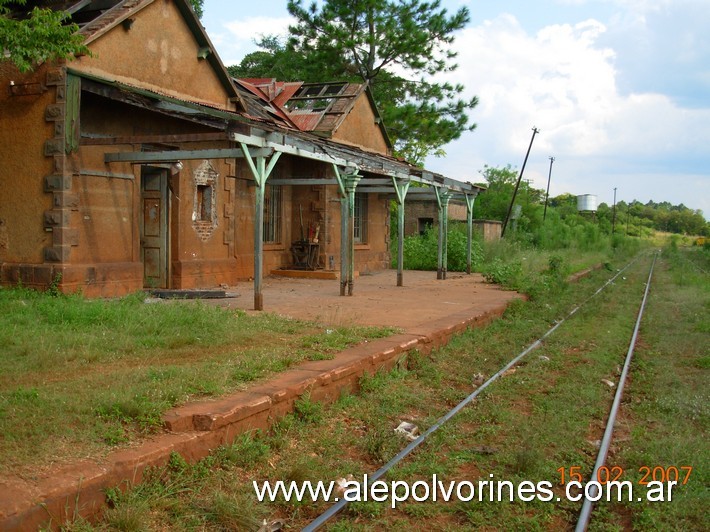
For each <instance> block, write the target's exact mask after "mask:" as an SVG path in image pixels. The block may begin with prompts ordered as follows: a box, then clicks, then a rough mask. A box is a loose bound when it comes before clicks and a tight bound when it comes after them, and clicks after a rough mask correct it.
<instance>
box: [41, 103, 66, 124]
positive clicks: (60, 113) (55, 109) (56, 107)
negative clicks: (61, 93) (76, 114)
mask: <svg viewBox="0 0 710 532" xmlns="http://www.w3.org/2000/svg"><path fill="white" fill-rule="evenodd" d="M64 109H65V106H64V104H63V103H53V104H50V105H48V106H47V108H46V109H45V111H44V119H45V120H46V121H47V122H54V121H55V120H64Z"/></svg>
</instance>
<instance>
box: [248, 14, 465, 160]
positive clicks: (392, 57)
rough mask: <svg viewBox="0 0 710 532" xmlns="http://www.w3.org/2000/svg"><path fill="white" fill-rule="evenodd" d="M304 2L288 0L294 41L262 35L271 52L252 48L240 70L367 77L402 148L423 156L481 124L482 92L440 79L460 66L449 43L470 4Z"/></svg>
mask: <svg viewBox="0 0 710 532" xmlns="http://www.w3.org/2000/svg"><path fill="white" fill-rule="evenodd" d="M303 4H304V2H303V0H290V1H289V2H288V10H289V13H291V15H293V16H294V17H296V19H297V23H296V25H294V26H291V27H290V28H289V31H290V38H289V40H288V42H287V43H286V44H281V43H279V42H278V40H277V39H274V38H273V37H269V38H267V39H262V45H263V44H266V45H267V46H266V47H265V52H256V53H255V54H250V55H249V56H247V57H246V58H245V60H244V61H242V64H241V65H240V68H239V69H237V70H238V71H239V72H240V73H244V72H249V75H250V76H252V77H253V76H274V75H276V74H282V73H283V74H286V75H287V77H288V78H290V79H284V81H295V80H299V79H300V80H303V81H333V80H344V81H358V82H362V83H367V84H368V85H369V86H370V88H371V90H372V92H373V96H374V98H375V101H376V102H377V105H378V107H379V110H380V112H381V114H382V117H383V119H384V122H385V125H386V126H387V129H388V132H389V133H390V136H391V137H392V140H393V141H394V143H395V150H396V152H397V154H398V155H400V156H403V157H405V158H407V159H408V160H410V161H411V162H413V163H417V164H422V163H423V161H424V159H425V158H426V156H427V155H430V154H434V155H442V154H443V151H442V147H443V146H444V145H445V144H447V143H448V142H450V141H452V140H454V139H457V138H458V137H460V136H461V134H462V133H463V132H464V131H471V130H473V129H474V128H475V127H476V126H475V124H472V123H469V119H468V115H467V112H468V111H469V110H471V109H473V108H474V107H475V106H476V105H477V104H478V99H477V98H471V99H470V100H463V99H461V98H460V95H461V93H462V92H463V90H464V88H463V86H462V85H452V84H450V83H437V82H435V81H433V80H434V79H435V78H436V77H437V76H438V75H440V74H442V73H445V72H451V71H453V70H455V69H456V67H457V65H456V64H455V63H453V60H454V58H455V57H456V54H455V53H454V52H452V51H451V50H450V45H451V44H452V43H453V41H454V32H456V31H457V30H460V29H461V28H463V27H464V26H465V25H466V23H467V22H468V21H469V13H468V10H467V9H466V8H461V9H459V10H458V11H457V12H456V13H455V14H453V15H451V16H449V14H448V12H447V11H446V9H443V8H441V2H440V0H433V1H430V2H427V1H422V0H325V1H324V2H323V3H322V5H321V6H319V5H318V4H316V3H315V2H314V3H312V4H311V5H310V6H309V7H307V8H306V7H304V5H303ZM256 54H260V55H256ZM269 56H271V57H269ZM272 69H273V70H272Z"/></svg>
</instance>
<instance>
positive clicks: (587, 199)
mask: <svg viewBox="0 0 710 532" xmlns="http://www.w3.org/2000/svg"><path fill="white" fill-rule="evenodd" d="M577 211H578V212H583V213H584V212H591V213H595V212H597V196H596V195H595V194H582V195H581V196H577Z"/></svg>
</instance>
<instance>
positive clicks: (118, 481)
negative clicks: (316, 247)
mask: <svg viewBox="0 0 710 532" xmlns="http://www.w3.org/2000/svg"><path fill="white" fill-rule="evenodd" d="M404 282H405V286H403V287H397V286H395V285H396V272H393V271H386V272H381V273H378V274H374V275H361V276H360V278H359V279H358V280H357V281H356V283H355V293H354V295H353V296H351V297H348V296H345V297H341V296H340V295H339V282H338V281H337V280H336V281H333V280H323V279H301V278H298V279H290V278H276V277H272V278H267V279H266V280H265V282H264V292H263V293H264V308H265V310H266V311H271V312H275V313H278V314H283V315H289V316H292V317H295V318H300V319H307V320H314V321H318V322H320V323H322V324H324V325H351V324H362V325H383V326H390V327H396V328H398V329H399V330H400V331H401V332H400V333H399V334H395V335H394V336H391V337H389V338H383V339H379V340H375V341H370V342H366V343H362V344H360V345H357V346H354V347H351V348H349V349H346V350H345V351H343V352H341V353H338V354H337V356H336V357H335V358H334V359H332V360H322V361H314V362H306V363H303V364H300V365H299V366H297V367H295V368H293V369H291V370H288V371H286V372H283V373H281V374H278V375H276V376H274V377H273V378H271V379H268V380H265V381H262V382H257V383H255V384H254V385H253V386H251V387H250V388H248V389H247V390H245V391H243V392H239V393H235V394H232V395H229V396H225V397H220V398H218V399H215V400H210V401H202V402H195V403H190V404H187V405H184V406H182V407H179V408H176V409H173V410H171V411H170V412H168V413H166V414H165V416H164V423H165V429H166V431H165V433H164V434H160V435H158V436H156V437H153V438H151V439H149V440H146V441H144V442H142V443H140V444H138V445H135V446H132V447H130V448H127V449H122V450H119V451H115V452H113V453H112V454H110V455H109V456H108V458H107V459H105V460H102V461H98V460H95V461H94V460H84V461H81V462H77V463H74V464H70V465H68V466H62V467H57V468H54V469H51V470H50V471H48V472H45V473H43V474H42V475H41V476H39V477H37V478H35V479H32V480H28V479H25V478H3V479H0V530H37V528H39V527H45V526H47V525H48V523H49V521H50V518H51V519H52V526H53V527H55V528H56V527H57V525H58V524H61V522H63V521H64V520H65V519H68V518H71V517H72V516H75V515H81V516H84V517H88V518H91V517H92V516H95V515H97V514H98V513H99V512H100V511H101V510H102V509H103V507H104V504H105V496H104V493H105V489H106V488H109V487H114V486H123V487H126V486H128V485H130V484H134V483H137V482H140V481H141V479H142V478H143V474H144V472H145V470H146V468H148V467H153V466H162V465H164V464H165V463H167V461H168V459H169V457H170V454H171V453H172V452H178V453H180V454H181V455H183V456H184V457H185V458H186V459H187V460H189V461H196V460H199V459H200V458H203V457H204V456H206V455H207V454H208V453H209V452H211V451H212V450H214V449H215V448H217V447H218V446H220V445H224V444H227V443H231V442H232V441H234V439H235V438H236V436H238V435H239V434H240V433H243V432H244V431H248V430H253V429H267V428H268V427H269V426H270V425H271V424H272V423H273V422H274V421H276V420H278V419H279V418H281V417H282V416H284V415H285V414H287V413H288V412H290V411H292V410H293V406H294V403H295V401H296V400H297V399H298V398H299V397H301V396H302V395H303V394H305V393H307V394H309V395H310V398H311V399H312V400H318V401H323V402H332V401H334V400H336V399H337V398H338V397H339V396H340V395H341V394H342V393H345V392H352V391H356V390H357V388H358V383H359V380H360V377H361V376H362V375H364V374H373V373H375V372H377V371H381V370H389V369H391V368H393V367H395V366H396V365H397V364H398V363H400V362H401V361H402V359H403V358H404V357H406V355H407V353H408V352H410V351H412V350H414V349H416V350H418V351H420V352H423V353H429V352H430V351H431V350H433V349H435V348H437V347H440V346H442V345H444V344H446V343H447V342H448V341H449V339H450V338H451V337H452V336H453V335H455V334H457V333H459V332H462V331H464V330H465V329H467V328H469V327H477V326H483V325H485V324H487V323H489V322H490V321H492V320H493V319H495V318H497V317H499V316H500V315H501V314H502V313H503V311H504V310H505V308H506V306H507V305H508V303H509V302H510V301H511V300H512V299H514V298H518V297H520V296H519V295H518V294H516V293H515V292H509V291H503V290H501V289H499V288H498V287H496V286H493V285H489V284H485V283H483V281H482V279H481V277H480V276H478V275H470V276H469V275H464V274H449V276H448V279H447V280H444V281H439V280H436V274H435V273H434V272H405V276H404ZM235 291H236V292H237V293H238V294H239V297H234V298H225V299H210V300H207V301H205V303H206V304H212V305H221V306H226V307H230V308H242V309H245V310H249V308H250V303H253V292H252V290H251V287H250V285H249V284H246V283H245V284H244V286H242V285H240V286H237V287H230V289H229V291H228V292H235ZM252 312H253V311H252Z"/></svg>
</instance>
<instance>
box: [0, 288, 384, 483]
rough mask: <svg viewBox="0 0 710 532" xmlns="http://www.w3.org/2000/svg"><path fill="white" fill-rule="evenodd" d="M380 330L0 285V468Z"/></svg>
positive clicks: (153, 426)
mask: <svg viewBox="0 0 710 532" xmlns="http://www.w3.org/2000/svg"><path fill="white" fill-rule="evenodd" d="M391 332H392V330H391V329H385V328H376V327H337V328H329V329H324V328H323V327H321V326H319V325H317V324H315V323H308V322H303V321H299V320H293V319H288V318H282V317H277V316H274V315H269V314H259V315H247V314H246V313H244V312H243V311H234V310H226V309H222V308H218V307H211V306H207V305H203V304H200V303H165V304H158V303H156V304H146V303H145V302H144V296H143V295H142V294H134V295H131V296H128V297H125V298H122V299H119V300H112V301H100V300H86V299H84V298H82V297H80V296H52V295H51V294H40V293H37V292H34V291H31V290H26V289H22V288H13V289H5V288H3V289H0V345H3V346H4V347H3V356H2V357H0V434H2V437H0V471H4V472H9V471H13V472H15V473H17V472H19V473H30V472H31V470H32V469H33V468H34V467H36V465H39V464H47V463H51V462H55V461H58V460H70V459H73V458H77V457H84V456H88V455H93V454H98V455H100V454H101V453H105V452H106V451H108V450H110V449H111V448H112V447H113V446H116V445H124V444H127V443H130V442H132V441H134V440H136V439H138V438H141V437H143V436H145V435H146V434H150V433H152V432H156V431H159V430H161V425H162V421H161V419H162V414H163V413H164V412H165V411H166V410H168V409H170V408H172V407H174V406H177V405H180V404H183V403H185V402H187V401H190V400H194V399H198V398H202V397H212V396H219V395H221V394H225V393H228V392H231V391H235V390H239V389H243V388H245V387H246V386H247V385H248V384H249V383H250V382H252V381H255V380H258V379H261V378H264V377H266V376H268V375H270V374H273V373H275V372H278V371H283V370H285V369H288V368H289V367H291V366H293V365H294V364H297V363H298V362H300V361H303V360H320V359H323V358H330V357H332V356H333V354H334V353H336V352H338V351H340V350H342V349H344V348H345V347H347V346H349V345H353V344H355V343H358V342H360V341H363V340H366V339H370V338H379V337H382V336H386V335H388V334H391Z"/></svg>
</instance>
